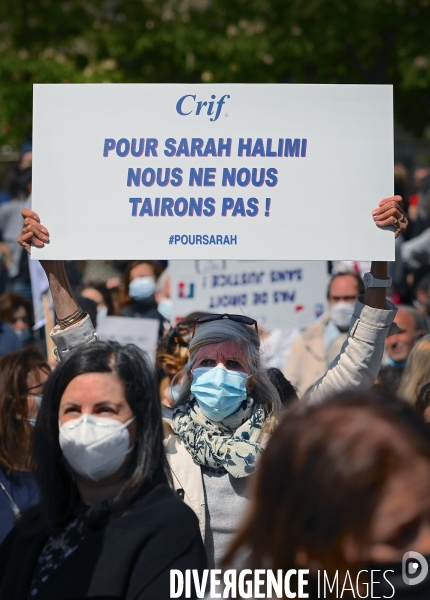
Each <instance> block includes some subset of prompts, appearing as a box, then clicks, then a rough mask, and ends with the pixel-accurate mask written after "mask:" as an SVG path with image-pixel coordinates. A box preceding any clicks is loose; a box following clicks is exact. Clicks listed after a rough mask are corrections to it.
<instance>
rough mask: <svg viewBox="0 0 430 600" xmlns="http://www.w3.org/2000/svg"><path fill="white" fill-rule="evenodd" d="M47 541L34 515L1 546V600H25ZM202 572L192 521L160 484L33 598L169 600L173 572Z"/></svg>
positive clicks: (189, 513) (87, 540)
mask: <svg viewBox="0 0 430 600" xmlns="http://www.w3.org/2000/svg"><path fill="white" fill-rule="evenodd" d="M23 521H25V519H24V520H23ZM27 521H29V519H27ZM47 539H48V533H47V531H46V529H45V527H44V525H43V522H42V517H41V515H40V513H39V512H38V511H37V513H35V514H34V515H33V517H32V519H31V522H27V523H25V522H22V523H21V524H20V525H19V526H18V527H16V528H15V529H14V530H12V532H11V533H10V534H9V536H8V537H7V538H6V540H5V541H4V543H3V544H2V545H1V546H0V600H12V599H13V600H27V594H28V592H29V588H30V584H31V579H32V575H33V571H34V568H35V566H36V563H37V560H38V557H39V554H40V552H41V551H42V549H43V547H44V545H45V543H46V541H47ZM204 568H206V554H205V550H204V546H203V542H202V539H201V536H200V532H199V525H198V520H197V517H196V515H195V514H194V512H193V511H192V510H191V509H190V508H189V507H188V506H186V505H185V504H184V503H183V502H182V500H179V499H178V498H176V497H175V496H174V494H173V492H172V491H171V489H170V488H169V486H168V485H167V484H165V483H162V484H158V485H155V486H154V487H153V488H151V489H150V490H149V491H148V492H147V493H146V495H145V496H144V497H143V498H142V499H140V500H138V501H137V502H135V503H134V504H133V505H132V506H131V508H130V510H129V511H128V512H127V513H126V514H124V515H123V516H120V517H116V518H115V519H113V520H111V521H110V522H109V523H107V524H106V525H105V526H104V527H101V528H100V529H98V530H96V531H94V532H92V533H90V534H89V535H88V537H87V538H85V539H84V540H83V541H82V543H81V544H80V546H79V547H78V548H77V549H76V550H75V551H74V552H73V553H72V554H71V555H70V556H68V557H67V558H66V559H65V561H64V562H63V563H62V564H61V565H60V566H59V567H58V569H57V570H56V571H53V572H51V575H50V578H49V580H48V581H47V582H46V584H45V587H43V588H41V589H40V593H39V594H38V595H37V600H39V599H40V600H72V599H73V600H81V599H83V598H86V599H89V598H91V599H94V600H95V599H97V600H107V599H109V600H119V599H121V600H164V599H165V600H167V599H168V598H170V590H169V586H170V569H181V570H183V571H185V569H198V570H199V571H201V570H202V569H204Z"/></svg>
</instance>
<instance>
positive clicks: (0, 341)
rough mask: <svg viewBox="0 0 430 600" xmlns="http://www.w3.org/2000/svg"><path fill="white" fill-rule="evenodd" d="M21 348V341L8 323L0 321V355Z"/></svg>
mask: <svg viewBox="0 0 430 600" xmlns="http://www.w3.org/2000/svg"><path fill="white" fill-rule="evenodd" d="M20 348H22V343H21V342H20V341H19V339H18V336H17V335H16V333H15V332H14V330H13V329H12V327H11V326H10V325H7V324H6V323H3V321H0V357H2V356H4V355H5V354H8V353H9V352H15V350H19V349H20Z"/></svg>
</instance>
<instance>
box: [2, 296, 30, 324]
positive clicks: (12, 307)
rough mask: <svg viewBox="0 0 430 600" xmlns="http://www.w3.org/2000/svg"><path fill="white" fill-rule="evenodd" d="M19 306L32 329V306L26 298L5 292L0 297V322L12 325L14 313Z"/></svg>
mask: <svg viewBox="0 0 430 600" xmlns="http://www.w3.org/2000/svg"><path fill="white" fill-rule="evenodd" d="M21 306H22V307H24V308H25V311H26V313H27V315H28V321H29V323H28V325H29V327H32V326H33V325H34V319H33V307H32V304H31V302H30V301H29V300H27V298H24V297H23V296H18V295H17V294H9V293H7V292H5V293H4V294H1V295H0V320H1V321H4V322H5V323H12V322H13V314H14V312H15V311H16V310H18V308H21Z"/></svg>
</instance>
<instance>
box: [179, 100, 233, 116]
mask: <svg viewBox="0 0 430 600" xmlns="http://www.w3.org/2000/svg"><path fill="white" fill-rule="evenodd" d="M227 98H230V96H229V95H228V94H225V95H224V96H221V98H220V99H219V100H218V101H217V102H215V100H216V96H215V94H212V96H211V100H210V101H207V100H197V101H196V96H195V95H193V94H186V95H185V96H182V98H179V100H178V101H177V103H176V112H177V113H178V115H181V117H186V116H187V115H190V114H191V113H194V114H196V115H199V114H200V113H201V112H202V110H206V114H207V115H209V116H210V117H211V118H210V119H209V120H210V121H217V120H218V117H219V116H220V114H221V109H222V107H223V104H225V103H226V100H227ZM214 104H216V109H215V111H214ZM206 107H207V109H206Z"/></svg>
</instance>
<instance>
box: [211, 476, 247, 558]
mask: <svg viewBox="0 0 430 600" xmlns="http://www.w3.org/2000/svg"><path fill="white" fill-rule="evenodd" d="M201 469H202V479H203V486H204V491H205V504H206V508H205V510H206V529H205V548H206V554H207V557H208V567H209V569H215V568H216V569H218V568H219V565H220V561H221V560H222V559H223V558H224V555H225V554H226V552H227V550H228V548H229V545H230V544H231V542H232V540H233V537H234V534H235V533H236V530H237V528H238V525H239V523H240V521H241V518H242V516H243V514H244V513H245V512H246V510H247V508H248V504H249V500H248V498H247V491H248V489H247V484H248V477H242V478H241V479H236V478H235V477H232V476H231V475H230V474H229V473H227V472H226V471H224V470H222V471H215V470H214V469H206V468H204V467H202V468H201Z"/></svg>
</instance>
